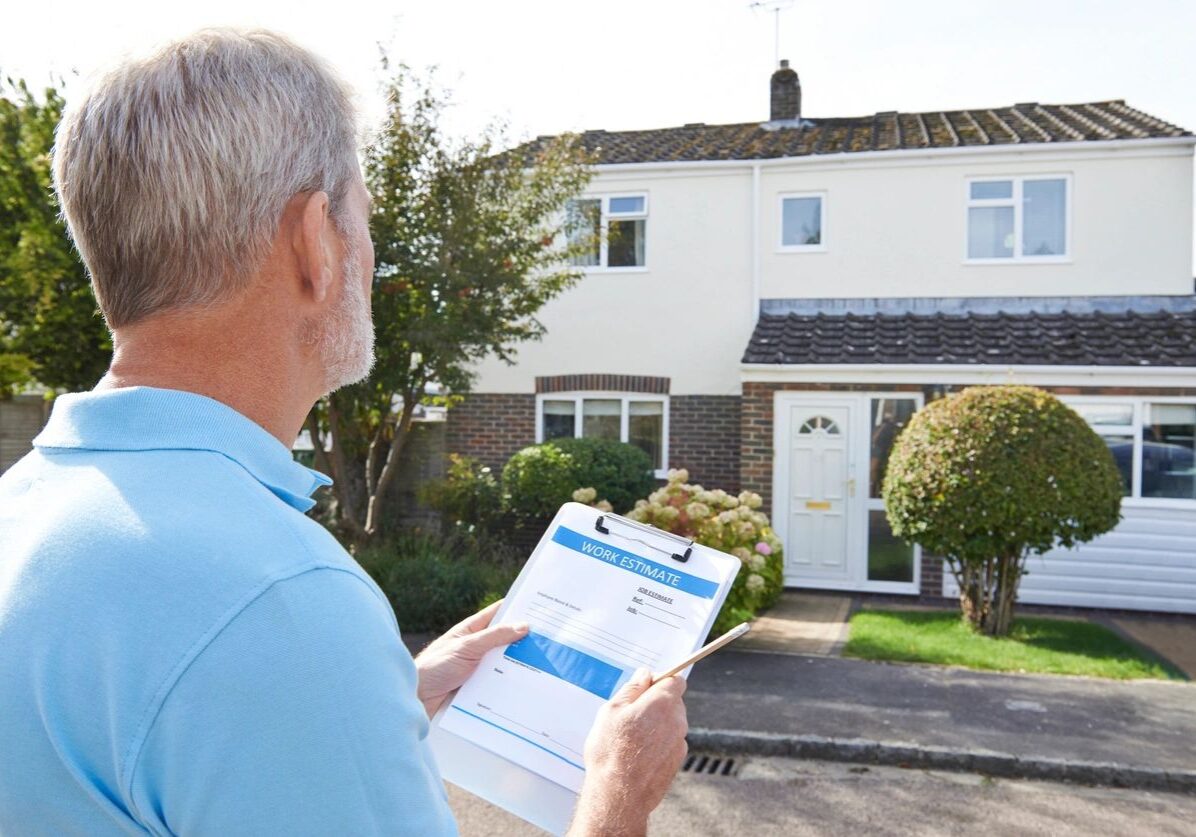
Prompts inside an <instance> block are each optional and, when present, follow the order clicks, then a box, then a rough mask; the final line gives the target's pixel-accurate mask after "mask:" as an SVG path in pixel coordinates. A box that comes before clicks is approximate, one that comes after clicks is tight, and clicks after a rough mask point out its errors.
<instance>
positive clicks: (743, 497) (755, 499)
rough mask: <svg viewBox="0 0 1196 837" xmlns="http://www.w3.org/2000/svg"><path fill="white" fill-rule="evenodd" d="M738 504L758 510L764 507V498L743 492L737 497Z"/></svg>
mask: <svg viewBox="0 0 1196 837" xmlns="http://www.w3.org/2000/svg"><path fill="white" fill-rule="evenodd" d="M739 502H740V503H742V504H743V505H745V506H747V507H748V508H752V509H758V508H760V507H761V506H762V505H764V498H763V497H761V496H760V495H759V494H757V493H756V492H754V491H744V492H742V493H740V495H739Z"/></svg>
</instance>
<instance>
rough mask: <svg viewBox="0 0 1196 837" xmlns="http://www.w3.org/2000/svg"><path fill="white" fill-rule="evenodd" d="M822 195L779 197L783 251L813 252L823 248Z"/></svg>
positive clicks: (823, 217)
mask: <svg viewBox="0 0 1196 837" xmlns="http://www.w3.org/2000/svg"><path fill="white" fill-rule="evenodd" d="M824 197H825V196H824V195H822V194H821V193H810V194H791V195H782V196H781V242H780V246H779V249H780V250H782V251H785V252H794V253H800V252H803V251H807V252H814V251H820V250H825V249H826V239H825V228H826V218H825V213H824V212H823V205H824V203H825V202H824V200H823V198H824Z"/></svg>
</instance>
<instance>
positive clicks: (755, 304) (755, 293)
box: [748, 163, 760, 336]
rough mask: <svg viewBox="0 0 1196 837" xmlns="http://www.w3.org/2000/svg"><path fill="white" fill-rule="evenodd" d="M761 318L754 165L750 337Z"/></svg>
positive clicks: (757, 171)
mask: <svg viewBox="0 0 1196 837" xmlns="http://www.w3.org/2000/svg"><path fill="white" fill-rule="evenodd" d="M759 316H760V164H759V163H753V164H752V310H751V311H750V312H749V318H748V335H749V336H750V335H751V333H752V332H753V331H754V330H755V328H756V320H757V318H759Z"/></svg>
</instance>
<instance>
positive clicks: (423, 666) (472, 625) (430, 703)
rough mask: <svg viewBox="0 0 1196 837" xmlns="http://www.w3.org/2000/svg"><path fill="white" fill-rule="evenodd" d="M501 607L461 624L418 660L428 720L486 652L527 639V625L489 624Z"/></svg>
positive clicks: (420, 654) (491, 608) (492, 606)
mask: <svg viewBox="0 0 1196 837" xmlns="http://www.w3.org/2000/svg"><path fill="white" fill-rule="evenodd" d="M501 604H502V602H501V601H497V602H495V603H494V604H492V605H490V606H489V607H487V608H486V609H484V610H481V611H479V612H477V613H475V614H474V615H473V616H470V617H469V618H468V619H466V620H465V621H463V622H460V623H459V624H457V625H456V626H455V627H453V628H452V629H451V630H449V632H448V633H446V634H445V635H444V636H442V637H440V638H439V639H437V640H435V641H434V642H432V643H431V644H430V645H429V646H428V647H427V648H425V649H424V650H423V651H421V652H420V653H419V656H418V657H416V658H415V667H416V669H418V670H419V688H418V689H417V694H418V695H419V699H420V702H421V703H423V705H424V710H425V711H426V712H427V713H428V717H429V718H431V717H432V716H433V715H435V714H436V710H437V709H439V708H440V705H441V704H442V703H444V699H445V698H447V697H448V696H449V694H450V693H451V692H452V691H453V690H454V689H457V688H460V686H461V684H462V683H464V682H465V680H466V678H468V677H469V675H471V674H473V670H474V669H475V668H477V667H478V663H479V662H480V661H481V659H482V656H483V655H484V654H485V653H486V652H487V651H489V650H490V649H492V648H499V647H501V646H503V645H510V644H511V643H512V642H516V641H518V640H521V639H523V638H524V637H525V636H527V630H528V628H527V625H526V624H525V623H522V622H520V623H517V624H514V625H494V626H491V625H490V620H491V619H493V618H494V614H495V613H497V612H498V608H499V605H501Z"/></svg>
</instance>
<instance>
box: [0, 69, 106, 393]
mask: <svg viewBox="0 0 1196 837" xmlns="http://www.w3.org/2000/svg"><path fill="white" fill-rule="evenodd" d="M62 86H63V85H62V83H61V81H59V82H58V83H57V85H56V86H51V87H47V88H46V90H45V91H44V94H43V95H42V97H41V100H39V99H38V97H37V96H35V95H34V94H33V92H32V91H30V89H29V86H28V85H27V84H26V83H25V81H23V80H19V81H14V80H13V79H11V78H6V79H5V84H4V85H3V87H0V389H3V390H4V391H5V392H8V393H11V392H13V391H14V390H18V389H21V388H23V387H25V386H28V385H30V384H33V383H40V384H42V385H43V386H45V387H47V388H49V389H52V390H83V389H90V388H91V387H92V386H94V385H95V383H96V381H98V380H99V379H100V377H101V376H102V375H103V374H104V370H105V369H107V367H108V362H109V360H110V359H111V357H112V341H111V338H110V336H109V334H108V330H107V328H106V327H105V326H104V321H103V318H102V317H101V316H100V312H99V309H98V307H97V305H96V301H95V297H94V296H93V295H92V291H91V286H90V283H89V282H88V278H87V271H86V269H85V268H84V266H83V262H82V261H81V260H80V258H79V255H78V253H77V252H76V250H75V248H74V247H73V246H72V244H71V242H70V239H69V237H68V235H67V231H66V226H65V225H64V224H63V222H62V221H61V220H60V219H59V217H58V204H57V201H56V200H55V198H54V192H53V185H52V181H51V175H50V151H51V148H52V147H53V144H54V129H55V127H56V126H57V125H58V121H59V120H60V119H61V118H62V108H63V98H62V93H61V88H62Z"/></svg>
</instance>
